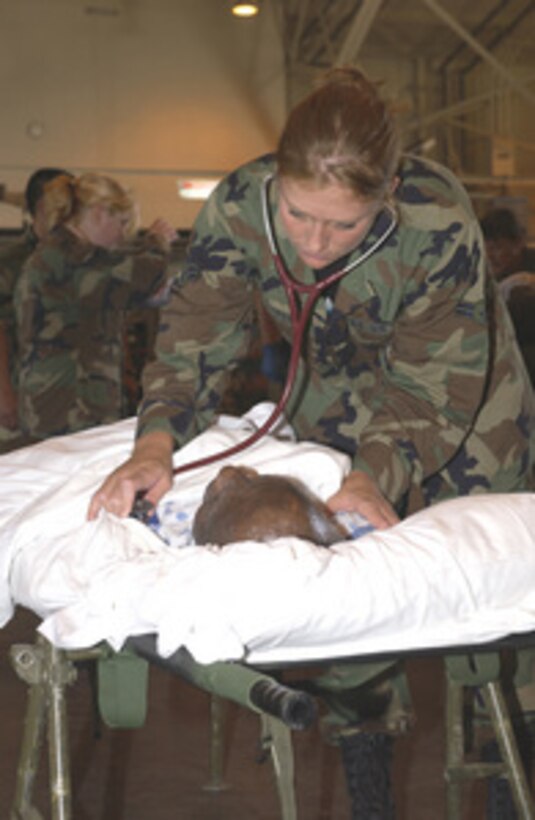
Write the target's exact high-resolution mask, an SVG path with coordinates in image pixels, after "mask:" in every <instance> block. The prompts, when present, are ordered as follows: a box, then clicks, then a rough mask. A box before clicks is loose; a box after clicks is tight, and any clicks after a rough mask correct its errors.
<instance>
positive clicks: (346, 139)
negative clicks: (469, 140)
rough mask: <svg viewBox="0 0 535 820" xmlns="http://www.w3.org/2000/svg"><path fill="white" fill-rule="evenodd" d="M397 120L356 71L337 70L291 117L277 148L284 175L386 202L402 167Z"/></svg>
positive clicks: (324, 80) (293, 111) (372, 87)
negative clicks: (338, 187) (338, 184)
mask: <svg viewBox="0 0 535 820" xmlns="http://www.w3.org/2000/svg"><path fill="white" fill-rule="evenodd" d="M399 155H400V149H399V137H398V133H397V128H396V125H395V121H394V117H393V115H392V112H391V111H390V109H389V107H388V106H387V104H386V103H385V102H384V101H383V100H382V99H381V97H380V96H379V93H378V90H377V86H376V85H375V84H373V83H372V82H371V81H370V80H368V79H367V78H366V77H365V75H364V74H363V73H362V72H361V71H359V70H358V69H356V68H352V67H346V68H335V69H333V70H331V71H329V72H328V73H327V74H326V75H325V76H324V78H323V81H322V83H321V85H320V86H319V87H318V88H317V89H316V90H314V91H313V92H312V93H311V94H309V95H308V96H307V97H305V99H304V100H302V101H301V102H300V103H299V104H298V105H297V106H295V108H294V109H293V110H292V111H291V112H290V115H289V117H288V120H287V123H286V126H285V128H284V130H283V132H282V134H281V137H280V140H279V144H278V148H277V154H276V157H277V166H278V172H279V174H280V176H282V177H284V176H287V177H293V178H294V179H301V180H314V181H315V182H317V183H318V184H319V185H322V186H323V185H328V184H331V183H332V182H339V183H340V184H342V185H344V186H346V187H348V188H350V189H351V190H352V191H353V192H354V193H355V194H356V195H357V196H358V197H363V198H365V199H381V200H384V201H386V200H388V199H389V197H390V195H391V190H392V181H393V179H394V177H395V174H396V171H397V167H398V164H399Z"/></svg>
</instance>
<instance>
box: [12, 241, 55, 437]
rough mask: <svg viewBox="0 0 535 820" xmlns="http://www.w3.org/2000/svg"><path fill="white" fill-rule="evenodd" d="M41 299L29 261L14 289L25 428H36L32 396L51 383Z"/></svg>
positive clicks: (20, 409)
mask: <svg viewBox="0 0 535 820" xmlns="http://www.w3.org/2000/svg"><path fill="white" fill-rule="evenodd" d="M32 258H33V257H30V259H32ZM42 302H43V298H42V293H40V290H39V288H38V287H37V284H36V279H35V271H34V270H33V269H32V267H31V265H26V266H25V268H24V270H23V271H22V273H21V274H20V276H19V277H18V279H17V283H16V286H15V291H14V307H15V317H16V328H17V348H18V366H19V371H18V392H19V411H20V419H19V421H20V425H21V429H23V430H24V431H25V432H32V431H33V426H34V421H35V419H34V404H33V398H34V397H35V396H36V395H38V394H40V393H41V391H42V389H46V388H47V385H49V384H50V383H51V379H50V378H49V377H48V374H47V371H48V367H49V362H48V358H47V355H46V349H45V350H43V349H41V341H42V332H43V320H42V316H43V312H42V310H41V308H42ZM45 337H46V332H45ZM45 348H46V344H45ZM52 389H53V387H52Z"/></svg>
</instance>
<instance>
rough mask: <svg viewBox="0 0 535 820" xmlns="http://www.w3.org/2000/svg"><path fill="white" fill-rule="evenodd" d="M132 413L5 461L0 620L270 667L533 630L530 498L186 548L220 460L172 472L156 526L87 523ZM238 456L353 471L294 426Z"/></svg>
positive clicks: (216, 439)
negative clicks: (142, 639)
mask: <svg viewBox="0 0 535 820" xmlns="http://www.w3.org/2000/svg"><path fill="white" fill-rule="evenodd" d="M269 409H270V408H269V407H266V406H261V407H258V408H254V409H253V411H252V412H251V413H250V414H247V415H246V417H244V418H243V419H229V418H225V419H221V420H220V422H219V423H218V424H217V425H215V426H214V427H213V428H211V429H210V430H208V431H207V432H206V433H204V434H202V435H201V436H199V437H198V438H197V439H195V440H194V441H193V442H191V443H190V444H189V445H188V446H187V447H185V448H183V449H182V450H181V451H180V453H178V454H177V456H176V460H175V463H176V464H178V463H181V462H186V461H188V460H190V459H191V458H197V457H199V456H201V455H204V454H205V453H206V452H214V451H215V450H219V449H221V448H222V447H224V446H228V444H231V443H235V442H236V441H239V440H241V439H242V438H243V437H244V436H246V435H247V434H248V433H249V432H250V429H251V428H254V426H255V425H256V424H259V423H261V422H262V420H263V418H264V417H265V414H266V413H267V412H269ZM134 425H135V422H134V420H126V421H123V422H118V423H117V424H114V425H110V426H107V427H99V428H95V429H93V430H89V431H84V432H83V433H78V434H75V435H71V436H66V437H62V438H57V439H51V440H49V441H46V442H43V443H41V444H38V445H34V446H33V447H29V448H25V449H24V450H19V451H16V452H13V453H10V454H7V455H5V456H2V457H0V482H1V486H2V497H1V498H0V624H4V623H6V622H7V620H9V618H10V617H11V616H12V614H13V608H14V606H15V605H17V604H20V605H22V606H26V607H28V608H30V609H32V610H33V611H34V612H36V613H37V614H38V615H39V616H40V617H41V619H42V623H41V625H40V627H39V629H40V631H41V632H42V633H43V634H45V635H46V636H47V637H48V638H49V639H50V640H51V641H52V642H53V643H55V644H56V645H57V646H60V647H63V648H83V647H87V646H91V645H93V644H95V643H97V642H99V641H101V640H106V641H108V642H109V643H110V644H111V645H112V646H113V647H114V648H116V649H119V648H120V647H121V646H122V644H123V643H124V641H125V640H126V638H127V637H128V636H129V635H136V634H144V633H147V632H150V633H154V634H156V636H157V647H158V651H159V652H160V653H161V654H162V655H164V656H167V655H170V654H172V653H173V652H174V651H175V650H176V649H177V648H178V647H180V646H185V647H187V648H188V649H189V651H190V652H191V653H192V655H193V656H194V657H195V659H196V660H198V661H199V662H201V663H209V662H213V661H216V660H245V661H247V662H250V663H262V664H269V663H281V662H282V663H284V662H294V661H304V662H307V661H316V660H327V659H332V658H343V657H354V656H366V655H369V654H374V653H378V652H395V651H402V650H406V649H408V650H410V649H418V648H428V647H442V646H450V645H460V644H475V643H482V642H484V641H487V640H494V639H496V638H499V637H502V636H505V635H508V634H510V633H511V632H527V631H531V630H533V629H534V628H535V543H534V542H535V536H534V533H535V494H532V493H519V494H501V495H499V494H487V495H478V496H471V497H467V498H461V499H456V500H453V501H449V502H443V503H441V504H437V505H436V506H435V507H433V508H431V509H429V510H425V511H422V512H420V513H417V514H416V515H413V516H410V517H409V518H407V519H406V520H405V521H403V522H401V523H400V524H398V525H396V526H395V527H392V528H390V529H389V530H386V531H381V532H378V531H375V532H365V534H363V535H361V537H359V538H354V537H352V538H350V539H349V540H347V541H343V542H340V543H339V544H336V545H334V546H333V547H331V548H330V549H328V550H327V549H324V548H321V547H317V546H315V545H313V544H311V543H309V542H307V541H303V540H301V539H296V538H284V539H276V540H274V541H272V542H270V543H265V544H264V543H263V544H260V543H256V542H251V541H249V542H243V543H240V544H234V545H228V546H226V547H224V548H222V549H220V548H217V547H213V546H210V545H206V546H192V545H188V541H189V524H190V522H191V518H192V515H193V512H194V510H195V509H196V507H197V505H198V504H199V503H200V500H201V497H202V492H203V490H204V487H205V485H206V483H207V481H209V480H210V478H211V477H212V476H213V475H215V473H216V472H217V471H218V470H219V469H220V467H221V466H222V465H223V464H224V463H225V462H224V461H222V462H219V463H218V464H216V465H212V466H211V467H207V468H202V469H201V470H197V471H195V472H193V473H191V474H184V475H183V476H177V478H176V480H175V484H174V487H173V490H172V491H171V493H170V495H169V497H166V499H165V500H164V502H162V504H161V505H160V506H159V508H158V513H159V524H158V527H159V532H158V534H156V533H155V532H153V531H151V530H150V529H148V528H147V527H146V526H145V525H143V524H141V523H140V522H138V521H135V520H133V519H130V518H128V519H118V518H116V517H114V516H112V515H109V514H107V513H103V514H101V516H100V517H99V518H98V520H97V521H94V522H87V521H86V520H85V513H86V509H87V504H88V500H89V497H90V495H91V493H92V492H93V491H94V489H96V487H97V486H98V485H99V484H100V482H101V480H102V478H103V477H104V476H105V475H107V474H108V472H109V471H110V469H113V467H114V466H116V465H117V464H119V463H121V462H122V461H123V460H124V458H125V457H126V456H127V455H128V452H129V451H130V448H131V446H132V440H133V434H134ZM230 461H232V463H244V464H248V465H249V466H254V467H256V468H257V469H259V470H260V471H265V472H272V473H277V472H279V473H280V472H282V473H285V474H289V475H294V476H296V477H298V478H302V479H303V478H304V479H305V480H306V481H307V484H308V485H309V487H310V488H311V489H312V490H313V491H315V492H317V494H318V495H319V496H320V497H322V498H327V497H328V496H329V495H330V494H332V493H333V492H334V491H335V489H336V488H337V487H338V486H339V484H340V482H341V480H342V478H343V476H344V475H345V474H346V473H347V471H348V470H349V469H350V465H349V461H348V459H347V458H346V457H345V456H343V455H341V454H339V453H336V452H334V451H332V450H329V449H328V448H325V447H319V446H318V445H316V444H311V443H307V442H296V441H295V440H294V439H293V437H292V433H291V430H290V429H289V428H288V427H287V426H286V427H280V428H279V429H278V430H277V431H274V432H273V433H272V434H271V435H270V436H269V437H266V438H265V439H262V440H261V441H260V442H258V443H257V445H254V446H253V447H251V448H250V449H247V450H245V451H244V452H243V453H241V454H239V455H237V456H234V457H233V458H232V459H230ZM169 511H170V512H169ZM175 525H177V526H175ZM173 528H175V529H174V530H173ZM173 531H174V532H175V535H176V537H174V536H173V535H171V536H170V535H169V533H172V532H173ZM162 539H165V540H162ZM166 542H167V543H166Z"/></svg>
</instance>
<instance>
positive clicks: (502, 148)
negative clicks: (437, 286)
mask: <svg viewBox="0 0 535 820" xmlns="http://www.w3.org/2000/svg"><path fill="white" fill-rule="evenodd" d="M231 5H232V4H231V2H230V0H17V2H15V3H13V2H12V1H8V0H0V14H1V20H2V27H1V30H2V49H1V53H0V70H1V74H2V77H3V83H2V90H1V92H0V95H1V99H2V107H3V117H2V122H1V124H0V131H1V135H2V146H3V152H2V157H1V158H0V183H2V184H4V185H5V186H6V188H7V190H9V191H10V192H14V193H17V192H18V193H20V192H21V191H22V190H23V189H24V185H25V182H26V179H27V178H28V176H29V175H30V173H31V172H32V171H33V170H34V169H36V168H38V167H41V166H60V167H65V168H67V169H69V170H71V171H73V172H74V173H81V172H83V171H87V170H95V171H98V172H103V173H106V174H109V175H111V176H114V177H116V178H117V179H118V180H119V181H121V182H122V183H123V184H125V185H127V186H128V187H130V188H131V189H132V190H133V191H134V192H135V194H136V197H137V198H138V201H139V203H140V209H141V215H142V219H143V221H145V222H147V223H148V222H149V221H151V220H152V219H154V218H156V217H157V216H164V217H165V218H166V219H168V220H169V221H170V222H171V223H172V224H173V225H175V226H176V227H177V229H180V230H184V231H188V230H189V229H190V228H191V225H192V223H193V221H194V219H195V216H196V214H197V212H198V209H199V207H200V205H201V203H200V201H198V200H191V199H185V198H183V197H182V196H181V195H180V189H181V184H182V183H183V182H184V181H186V182H188V181H192V180H193V181H195V182H198V181H202V180H205V181H206V180H207V181H210V180H213V179H217V178H220V177H221V176H222V175H223V174H224V173H225V172H227V171H228V170H230V169H232V168H233V167H235V166H236V165H238V164H240V163H242V162H245V161H247V160H249V159H251V158H252V157H254V156H257V155H261V154H263V153H265V152H268V151H270V150H272V149H273V147H274V145H275V143H276V139H277V135H278V133H279V130H280V128H281V125H282V123H283V122H284V118H285V115H286V112H287V111H288V109H289V107H291V106H292V105H293V104H294V103H295V102H296V101H297V100H299V99H300V98H301V96H303V95H304V94H305V93H306V92H307V91H308V90H309V89H310V87H311V86H312V84H313V83H314V81H315V79H316V77H317V76H318V75H320V74H321V73H322V72H324V71H325V70H326V69H328V68H329V67H331V66H335V65H344V64H356V65H359V66H361V67H362V68H364V70H365V71H366V72H367V73H368V74H369V75H371V76H373V77H374V78H375V79H377V81H378V82H381V83H382V85H383V87H384V89H385V93H386V95H387V96H388V97H389V98H390V99H391V100H392V101H393V104H394V105H395V108H396V110H397V112H398V116H399V118H400V121H401V127H402V133H403V139H404V145H405V148H406V150H407V151H410V152H412V153H415V154H421V155H425V156H427V157H429V158H431V159H435V160H437V161H439V162H441V163H443V164H445V165H447V166H449V167H450V168H451V169H452V170H453V171H455V172H456V174H457V175H458V176H459V177H460V178H461V179H462V181H463V182H464V184H465V186H466V188H467V189H468V191H469V193H470V195H471V198H472V200H473V203H474V207H475V209H476V212H477V213H478V215H482V214H483V213H484V212H485V211H486V209H487V208H489V207H490V206H492V205H502V204H503V205H506V206H507V207H511V208H513V210H515V212H516V213H517V214H518V216H519V218H520V220H521V222H522V223H523V224H524V226H525V227H526V229H527V232H528V240H529V243H530V244H535V116H534V113H535V2H534V0H471V2H469V3H467V2H465V0H447V2H446V0H259V5H260V10H259V13H258V14H257V15H256V16H255V17H253V18H251V19H238V18H236V17H234V16H233V15H232V13H231ZM22 220H23V214H22V210H21V209H20V207H17V206H14V205H12V204H6V203H2V204H0V232H1V233H4V234H5V235H10V234H11V233H12V232H13V231H18V230H19V229H20V227H21V224H22ZM34 627H35V619H34V618H33V616H31V615H29V614H28V613H27V612H20V613H18V615H17V617H16V618H15V620H14V621H13V622H12V623H11V624H10V625H9V626H8V627H7V628H6V629H4V630H2V632H1V634H0V643H1V653H0V697H1V699H2V704H3V706H2V710H3V713H4V718H3V730H2V732H1V733H0V816H1V817H7V816H8V811H9V806H10V802H11V797H12V792H13V788H14V776H15V772H14V768H15V758H16V756H17V754H18V745H19V742H20V724H21V719H22V715H23V713H24V708H25V692H24V688H23V687H22V685H21V684H20V682H19V681H17V680H16V678H15V676H14V674H13V670H12V669H11V667H10V665H9V662H8V659H7V655H8V648H9V646H10V645H11V644H13V643H16V642H20V641H26V640H31V636H32V635H33V630H34ZM409 674H410V679H411V681H412V682H413V685H414V696H415V705H416V710H417V715H418V719H417V724H416V727H415V729H414V731H413V732H412V733H411V735H410V736H407V738H403V739H402V740H400V741H399V743H398V747H397V751H396V759H395V790H396V800H397V807H398V820H431V818H438V817H440V816H443V813H444V810H445V802H444V801H445V796H444V783H443V774H442V771H443V769H442V767H443V741H444V726H443V714H442V704H443V695H444V692H443V685H444V681H443V675H442V673H441V669H440V663H439V661H438V660H437V659H434V658H421V659H418V660H416V661H413V662H412V664H410V667H409ZM151 675H152V678H151V688H150V705H149V719H148V723H147V726H146V727H145V728H144V729H142V730H135V731H122V732H115V733H114V732H112V731H109V730H107V729H105V728H104V727H102V725H100V724H99V722H98V719H96V718H95V716H94V712H93V704H92V701H91V687H90V685H89V683H88V681H87V680H86V678H85V676H84V673H82V674H81V675H80V680H79V681H78V683H77V684H76V686H74V687H73V688H72V692H71V693H70V695H69V698H70V705H69V710H70V712H69V716H70V726H71V732H72V736H71V746H72V749H73V778H74V793H75V798H74V799H75V803H74V806H75V814H74V816H75V818H76V820H121V819H123V820H147V818H150V819H151V820H168V818H171V817H173V818H178V820H227V818H228V820H231V818H232V820H235V818H244V819H245V818H246V820H249V818H250V820H274V818H275V817H277V816H278V814H277V812H278V808H277V799H276V794H275V791H274V786H273V782H272V777H271V772H270V770H269V766H266V765H261V763H259V760H260V759H261V758H262V754H261V752H262V750H261V749H259V745H258V720H257V718H256V717H255V716H254V715H252V714H249V713H246V712H245V711H244V710H241V709H239V708H237V707H234V706H228V707H227V712H226V717H225V735H224V741H223V742H224V746H225V758H226V764H225V765H226V768H225V777H224V780H225V783H224V785H223V786H221V784H219V785H218V787H217V788H213V787H212V786H213V784H210V782H209V774H208V769H209V754H210V749H209V742H208V725H209V713H210V702H209V699H208V697H207V696H205V694H204V693H202V692H200V691H198V690H196V689H194V688H192V687H190V686H189V685H188V684H186V683H184V682H183V681H180V680H177V679H176V678H172V677H170V676H169V675H168V674H166V673H165V672H164V671H162V670H159V669H156V670H154V671H153V672H152V673H151ZM296 765H297V770H296V772H297V784H298V799H299V801H300V805H301V806H302V811H303V814H302V816H303V818H306V820H345V819H346V818H347V817H348V814H347V812H348V808H347V797H346V794H345V791H344V784H343V782H342V774H341V772H340V766H339V761H338V758H337V757H336V755H335V753H334V751H333V750H332V749H330V748H329V747H326V746H324V745H322V744H321V741H320V738H319V736H318V735H317V733H315V732H310V733H305V734H303V735H301V736H298V737H297V738H296ZM220 786H221V787H220ZM470 788H471V791H470V796H469V801H468V813H467V814H466V818H467V820H468V819H469V820H479V818H482V817H483V816H484V814H483V812H484V809H483V797H484V796H483V793H482V791H481V789H480V787H478V786H474V787H470ZM38 794H39V798H40V802H41V803H42V804H43V805H44V806H46V801H47V799H48V795H47V781H46V775H45V774H41V775H40V779H39V782H38Z"/></svg>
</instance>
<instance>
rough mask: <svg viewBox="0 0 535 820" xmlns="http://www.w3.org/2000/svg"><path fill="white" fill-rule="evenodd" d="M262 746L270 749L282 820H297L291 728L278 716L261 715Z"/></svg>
mask: <svg viewBox="0 0 535 820" xmlns="http://www.w3.org/2000/svg"><path fill="white" fill-rule="evenodd" d="M261 732H262V748H263V749H265V750H267V751H269V753H270V755H271V762H272V764H273V770H274V773H275V781H276V784H277V792H278V795H279V803H280V808H281V820H297V807H296V802H295V789H294V756H293V747H292V736H291V732H290V729H289V728H288V727H287V726H286V725H285V724H284V723H283V722H282V721H280V720H278V719H277V718H273V717H271V716H270V715H267V714H262V715H261Z"/></svg>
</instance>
